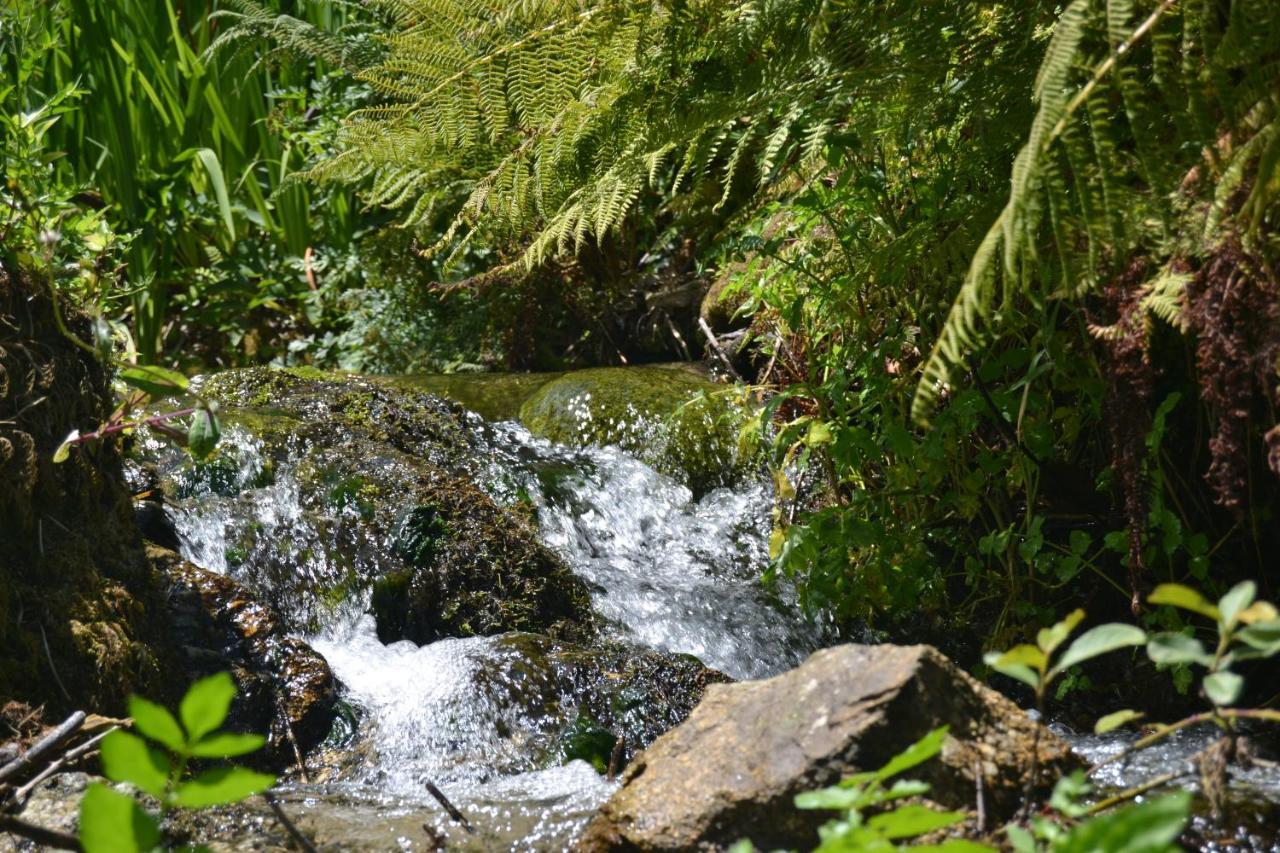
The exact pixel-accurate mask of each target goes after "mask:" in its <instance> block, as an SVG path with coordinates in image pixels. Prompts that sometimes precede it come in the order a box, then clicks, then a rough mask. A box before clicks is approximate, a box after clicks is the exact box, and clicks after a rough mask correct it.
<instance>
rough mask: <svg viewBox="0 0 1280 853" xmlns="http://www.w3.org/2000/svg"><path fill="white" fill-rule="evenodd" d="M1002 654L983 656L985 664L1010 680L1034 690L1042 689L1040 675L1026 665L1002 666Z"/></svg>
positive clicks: (988, 653)
mask: <svg viewBox="0 0 1280 853" xmlns="http://www.w3.org/2000/svg"><path fill="white" fill-rule="evenodd" d="M1002 656H1003V653H1002V652H987V653H986V654H985V655H983V656H982V660H983V662H984V663H985V664H986V665H987V666H989V667H991V668H992V669H994V670H995V671H996V672H999V673H1002V674H1004V675H1007V676H1009V677H1010V678H1013V679H1016V680H1018V681H1021V682H1022V683H1023V684H1026V685H1027V686H1029V687H1030V688H1031V689H1032V690H1037V689H1039V687H1040V674H1039V673H1037V672H1036V671H1035V670H1034V669H1032V668H1031V667H1029V666H1027V665H1026V664H1008V665H1001V663H1000V658H1001V657H1002Z"/></svg>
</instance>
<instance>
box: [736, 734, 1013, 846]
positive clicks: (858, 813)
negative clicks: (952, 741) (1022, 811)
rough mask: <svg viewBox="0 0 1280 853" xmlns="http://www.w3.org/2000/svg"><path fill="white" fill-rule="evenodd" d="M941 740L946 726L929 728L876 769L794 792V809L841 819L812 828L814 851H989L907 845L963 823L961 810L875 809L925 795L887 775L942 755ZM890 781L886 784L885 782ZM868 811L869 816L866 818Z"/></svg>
mask: <svg viewBox="0 0 1280 853" xmlns="http://www.w3.org/2000/svg"><path fill="white" fill-rule="evenodd" d="M946 737H947V727H946V726H942V727H941V728H937V729H934V730H933V731H931V732H929V733H928V734H927V735H925V736H924V737H922V738H921V739H920V740H918V741H916V742H915V743H913V744H912V745H911V746H909V747H907V748H906V749H904V750H903V751H902V752H900V753H899V754H898V755H896V756H894V757H893V758H891V759H889V761H888V763H886V764H885V765H884V766H883V767H881V768H880V769H879V770H872V771H869V772H866V773H858V774H855V775H853V776H850V777H848V778H846V779H843V780H841V781H840V782H839V783H837V784H836V785H833V786H831V787H830V788H824V789H822V790H820V791H807V792H805V793H803V794H797V795H796V799H795V803H796V808H799V809H814V810H819V811H836V812H840V813H841V815H840V817H838V818H835V819H833V820H830V821H828V822H827V823H825V824H823V825H822V826H821V827H820V828H819V829H818V835H819V837H820V838H821V839H822V841H821V843H820V844H819V845H818V847H817V848H815V850H816V851H817V853H836V851H850V853H854V851H867V853H871V851H887V850H927V851H937V853H980V851H990V850H991V849H992V848H990V847H988V846H986V845H984V844H977V843H975V842H972V841H967V840H965V839H961V838H951V839H947V840H946V841H943V842H941V843H939V844H909V843H902V842H909V841H910V840H911V839H913V838H916V837H917V836H921V835H927V834H929V833H932V832H936V831H938V830H941V829H946V828H947V827H949V826H954V825H956V824H957V823H960V822H961V821H963V820H964V818H965V815H964V813H963V812H945V811H938V810H937V809H933V808H930V807H928V806H925V805H920V804H918V803H908V804H906V805H897V806H895V807H893V808H890V809H887V810H878V807H880V806H884V805H885V804H889V803H894V802H896V801H897V800H902V799H906V798H909V797H919V796H922V795H924V794H926V793H928V791H929V786H928V784H926V783H924V782H916V781H912V780H909V779H896V780H894V779H893V777H895V776H898V775H899V774H901V773H905V772H906V771H908V770H910V769H911V768H913V767H916V766H918V765H920V764H922V763H924V762H925V761H928V760H929V759H931V758H933V757H935V756H936V755H937V754H938V753H939V752H941V751H942V743H943V741H944V740H945V739H946ZM890 780H893V781H892V784H890ZM868 811H875V812H876V813H875V814H871V815H868V814H867V812H868ZM753 849H754V847H752V845H751V843H750V842H749V841H744V842H740V843H739V845H737V846H736V847H735V848H734V850H735V851H741V853H750V851H752V850H753Z"/></svg>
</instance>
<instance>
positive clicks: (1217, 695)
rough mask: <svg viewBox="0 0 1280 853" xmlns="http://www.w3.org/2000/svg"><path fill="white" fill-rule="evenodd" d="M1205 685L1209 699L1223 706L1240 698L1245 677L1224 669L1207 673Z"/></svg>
mask: <svg viewBox="0 0 1280 853" xmlns="http://www.w3.org/2000/svg"><path fill="white" fill-rule="evenodd" d="M1203 685H1204V693H1205V695H1206V696H1208V697H1209V701H1210V702H1212V703H1213V704H1215V705H1217V706H1218V707H1219V708H1221V707H1223V706H1225V705H1230V704H1231V703H1232V702H1234V701H1236V700H1237V699H1239V698H1240V691H1241V690H1243V689H1244V678H1243V677H1242V676H1240V675H1237V674H1236V673H1234V672H1231V671H1230V670H1226V669H1224V670H1222V671H1221V672H1211V673H1209V674H1208V675H1206V676H1205V677H1204V682H1203Z"/></svg>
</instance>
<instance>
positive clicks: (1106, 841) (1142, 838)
mask: <svg viewBox="0 0 1280 853" xmlns="http://www.w3.org/2000/svg"><path fill="white" fill-rule="evenodd" d="M1190 808H1191V792H1190V791H1178V792H1177V793H1174V794H1168V795H1166V796H1163V797H1157V798H1156V799H1153V800H1148V801H1147V802H1145V803H1139V804H1136V805H1129V806H1125V807H1123V808H1120V809H1117V810H1116V811H1113V812H1108V813H1106V814H1103V815H1099V816H1097V817H1094V818H1092V819H1090V820H1087V821H1085V822H1084V823H1081V824H1080V825H1078V826H1076V827H1075V828H1074V829H1072V830H1071V832H1070V833H1069V834H1068V835H1067V837H1066V838H1064V839H1063V840H1062V841H1061V842H1059V843H1058V844H1056V845H1054V853H1099V851H1106V853H1165V851H1175V850H1179V849H1181V848H1179V847H1176V846H1174V841H1175V840H1176V839H1177V837H1178V836H1179V835H1181V834H1182V829H1183V827H1184V826H1186V823H1187V815H1188V812H1189V811H1190Z"/></svg>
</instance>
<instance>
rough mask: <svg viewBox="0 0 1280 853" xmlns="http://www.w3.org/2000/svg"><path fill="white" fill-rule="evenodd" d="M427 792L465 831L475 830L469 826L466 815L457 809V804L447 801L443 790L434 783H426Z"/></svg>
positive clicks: (469, 822)
mask: <svg viewBox="0 0 1280 853" xmlns="http://www.w3.org/2000/svg"><path fill="white" fill-rule="evenodd" d="M427 793H428V794H430V795H431V796H433V797H435V798H436V802H437V803H439V804H440V805H442V806H444V810H445V811H447V812H448V813H449V817H451V818H453V819H454V821H455V822H457V823H460V824H462V828H463V829H465V830H466V831H467V832H475V828H474V827H472V826H471V821H469V820H467V816H466V815H464V814H463V813H462V812H460V811H458V807H457V806H455V805H454V804H453V803H451V802H449V798H448V797H446V796H445V795H444V792H443V791H441V790H440V789H439V788H437V787H436V786H435V783H433V782H428V783H427Z"/></svg>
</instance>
